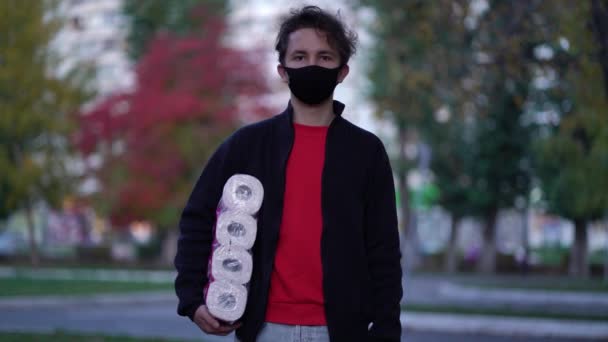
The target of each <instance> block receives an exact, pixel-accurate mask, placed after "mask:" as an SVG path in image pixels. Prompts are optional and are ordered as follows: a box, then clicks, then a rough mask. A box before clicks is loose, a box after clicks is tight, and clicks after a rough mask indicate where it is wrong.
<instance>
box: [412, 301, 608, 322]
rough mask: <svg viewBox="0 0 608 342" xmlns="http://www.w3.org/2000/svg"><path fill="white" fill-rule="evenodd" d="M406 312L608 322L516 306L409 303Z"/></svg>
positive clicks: (599, 317)
mask: <svg viewBox="0 0 608 342" xmlns="http://www.w3.org/2000/svg"><path fill="white" fill-rule="evenodd" d="M401 309H402V310H404V311H406V312H425V313H446V314H448V313H449V314H457V315H482V316H507V317H521V318H549V319H567V320H583V321H600V322H608V317H605V316H600V315H590V314H586V315H585V314H580V315H579V314H570V313H557V312H547V311H543V310H542V308H539V309H538V310H522V309H515V308H478V307H460V306H431V305H422V304H407V305H404V306H402V307H401Z"/></svg>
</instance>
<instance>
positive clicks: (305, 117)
mask: <svg viewBox="0 0 608 342" xmlns="http://www.w3.org/2000/svg"><path fill="white" fill-rule="evenodd" d="M291 106H292V107H293V121H294V122H295V123H298V124H302V125H307V126H329V124H330V123H331V121H332V120H333V119H334V116H335V114H334V106H333V99H332V98H331V97H330V98H329V99H327V101H324V102H322V103H320V104H318V105H314V106H311V105H308V104H306V103H303V102H302V101H300V100H298V99H297V98H296V97H295V96H292V97H291Z"/></svg>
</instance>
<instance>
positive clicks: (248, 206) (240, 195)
mask: <svg viewBox="0 0 608 342" xmlns="http://www.w3.org/2000/svg"><path fill="white" fill-rule="evenodd" d="M263 199H264V187H263V186H262V183H260V181H259V180H258V179H257V178H255V177H253V176H250V175H245V174H236V175H234V176H232V177H230V178H229V179H228V181H227V182H226V184H225V185H224V190H223V192H222V199H221V200H220V203H221V206H222V207H223V209H225V210H233V211H241V212H244V213H247V214H249V215H254V214H255V213H257V212H258V210H260V207H261V206H262V200H263Z"/></svg>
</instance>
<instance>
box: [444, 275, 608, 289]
mask: <svg viewBox="0 0 608 342" xmlns="http://www.w3.org/2000/svg"><path fill="white" fill-rule="evenodd" d="M453 280H454V282H455V283H458V284H461V285H466V286H472V287H480V288H496V289H523V290H545V291H572V292H593V293H602V292H605V293H608V282H605V281H603V280H601V279H576V278H569V277H566V276H536V275H530V276H500V275H498V276H493V277H484V276H481V277H479V276H471V277H460V276H456V277H455V278H454V279H453Z"/></svg>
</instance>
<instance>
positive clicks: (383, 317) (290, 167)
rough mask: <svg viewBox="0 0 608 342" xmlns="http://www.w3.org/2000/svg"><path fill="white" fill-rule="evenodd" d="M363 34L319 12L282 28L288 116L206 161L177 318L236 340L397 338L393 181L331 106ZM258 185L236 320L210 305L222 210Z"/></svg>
mask: <svg viewBox="0 0 608 342" xmlns="http://www.w3.org/2000/svg"><path fill="white" fill-rule="evenodd" d="M356 40H357V39H356V34H355V33H353V32H352V31H350V30H349V29H348V28H346V27H345V25H344V23H343V22H342V21H341V19H340V18H339V17H338V16H335V15H332V14H330V13H328V12H326V11H324V10H321V9H320V8H318V7H315V6H306V7H303V8H301V9H299V10H294V11H292V12H291V14H290V15H289V16H287V17H286V18H285V19H284V20H283V22H282V24H281V26H280V29H279V32H278V36H277V39H276V50H277V52H278V55H279V65H278V66H277V71H278V74H279V76H280V77H281V79H282V81H283V82H285V83H286V84H287V85H288V87H289V89H290V92H291V98H290V101H289V103H288V104H287V107H286V109H285V110H284V111H283V112H282V113H281V114H278V115H276V116H274V117H272V118H270V119H267V120H264V121H261V122H258V123H255V124H252V125H248V126H245V127H243V128H241V129H239V130H238V131H236V132H235V133H234V134H232V135H231V136H230V137H229V138H228V139H226V141H224V142H223V143H222V145H221V146H220V147H219V148H218V149H217V150H216V151H215V153H214V154H213V156H212V157H211V158H210V160H209V161H208V163H207V165H206V166H205V169H204V170H203V172H202V174H201V176H200V177H199V179H198V181H197V182H196V184H195V186H194V189H193V191H192V193H191V195H190V198H189V200H188V203H187V204H186V206H185V208H184V210H183V213H182V216H181V220H180V225H179V227H180V238H179V240H178V251H177V254H176V257H175V262H174V264H175V267H176V269H177V271H178V276H177V278H176V280H175V289H176V293H177V296H178V297H179V305H178V313H179V314H180V315H182V316H187V317H189V318H190V319H191V320H192V321H193V322H194V323H196V324H197V325H198V326H199V327H200V328H201V329H202V330H203V331H204V332H206V333H208V334H214V335H227V334H229V333H231V332H232V331H234V330H235V329H236V339H237V340H238V341H244V342H250V341H273V342H274V341H330V340H331V341H399V340H400V338H401V324H400V321H399V316H400V305H399V303H400V301H401V297H402V288H401V275H402V271H401V263H400V258H401V254H400V250H399V236H398V228H397V213H396V207H395V191H394V184H393V174H392V170H391V166H390V163H389V158H388V156H387V153H386V151H385V148H384V146H383V144H382V142H381V141H380V139H378V138H377V137H376V136H375V135H373V134H372V133H370V132H367V131H365V130H363V129H361V128H359V127H357V126H355V125H354V124H352V123H350V122H349V121H347V120H346V119H345V118H343V117H342V112H343V110H344V108H345V105H344V104H342V103H340V102H338V101H335V100H334V99H333V92H334V89H335V87H336V86H337V85H338V84H339V83H341V82H342V81H343V80H344V79H345V78H346V76H347V75H348V73H349V66H348V61H349V58H350V57H351V56H352V55H353V54H354V52H355V49H356ZM237 173H242V174H249V175H252V176H255V177H256V178H258V179H259V180H260V181H261V182H262V184H263V186H264V196H265V198H264V202H263V205H262V207H261V209H260V212H259V213H258V231H257V237H256V242H255V245H254V247H253V248H252V254H253V273H252V276H251V281H250V283H249V293H248V299H247V307H246V310H245V313H244V315H243V317H242V318H241V319H240V320H239V321H237V322H234V323H233V324H229V323H227V322H221V321H220V320H218V319H216V318H214V317H213V316H212V315H211V314H210V313H209V310H208V308H207V307H206V305H205V299H204V294H203V289H204V287H205V285H206V284H207V282H208V281H209V279H208V276H207V272H208V269H207V267H208V262H207V261H208V259H209V256H210V253H211V252H212V242H213V227H214V224H215V220H216V207H217V205H218V202H219V200H220V198H221V195H222V189H223V185H224V184H225V183H226V181H227V180H228V178H230V177H231V176H232V175H234V174H237Z"/></svg>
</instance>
